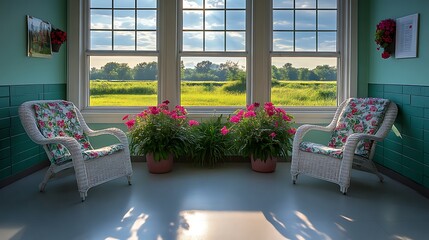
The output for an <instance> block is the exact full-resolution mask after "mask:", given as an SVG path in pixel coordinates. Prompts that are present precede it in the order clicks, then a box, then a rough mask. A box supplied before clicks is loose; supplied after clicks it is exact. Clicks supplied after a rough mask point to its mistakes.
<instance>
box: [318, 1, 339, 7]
mask: <svg viewBox="0 0 429 240" xmlns="http://www.w3.org/2000/svg"><path fill="white" fill-rule="evenodd" d="M317 5H318V7H319V8H337V0H319V1H318V2H317Z"/></svg>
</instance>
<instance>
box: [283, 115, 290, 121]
mask: <svg viewBox="0 0 429 240" xmlns="http://www.w3.org/2000/svg"><path fill="white" fill-rule="evenodd" d="M282 118H283V120H285V121H287V122H290V121H291V120H292V119H291V118H290V117H289V116H288V115H283V117H282Z"/></svg>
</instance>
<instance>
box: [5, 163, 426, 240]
mask: <svg viewBox="0 0 429 240" xmlns="http://www.w3.org/2000/svg"><path fill="white" fill-rule="evenodd" d="M133 168H134V176H133V185H132V186H128V185H127V183H126V179H125V178H121V179H117V180H114V181H111V182H109V183H105V184H103V185H100V186H98V187H95V188H93V189H90V190H89V192H88V198H87V200H86V201H85V202H83V203H81V202H80V198H79V194H78V192H77V188H76V183H75V180H74V178H73V175H71V174H70V173H69V174H63V176H62V177H61V178H59V179H56V180H54V181H51V182H49V183H48V186H47V189H46V192H45V193H39V192H38V191H37V185H38V183H39V181H40V180H41V179H42V176H43V174H44V171H39V172H37V173H35V174H33V175H31V176H28V177H26V178H24V179H22V180H20V181H18V182H16V183H13V184H12V185H9V186H7V187H5V188H3V189H0V203H1V204H0V239H14V240H16V239H43V240H45V239H79V240H80V239H108V240H113V239H140V240H141V239H144V240H146V239H157V240H161V239H163V240H169V239H204V240H205V239H216V240H218V239H222V240H224V239H245V240H249V239H258V240H259V239H264V240H265V239H269V240H271V239H297V240H301V239H377V240H378V239H398V240H408V239H429V199H426V198H424V197H422V196H421V195H419V194H417V193H416V192H414V191H413V190H411V189H409V188H407V187H406V186H403V185H401V184H400V183H397V182H396V181H394V180H392V179H389V178H386V180H385V182H384V183H380V182H378V180H377V178H376V177H375V176H374V175H371V174H368V173H363V172H358V171H354V172H353V178H352V183H351V187H350V188H349V192H348V194H347V195H346V196H344V195H342V194H341V193H340V191H339V187H338V186H337V185H335V184H332V183H328V182H325V181H321V180H317V179H313V178H310V177H306V176H300V178H299V179H298V183H297V185H293V184H292V183H291V180H290V174H289V169H290V163H279V164H278V166H277V171H276V172H275V173H272V174H261V173H256V172H253V171H251V170H250V167H249V164H247V163H229V164H225V165H223V166H221V167H218V168H216V169H197V168H194V167H192V166H190V165H187V164H176V165H175V168H174V171H173V172H171V173H168V174H162V175H153V174H149V173H148V172H147V169H146V164H145V163H141V162H140V163H133Z"/></svg>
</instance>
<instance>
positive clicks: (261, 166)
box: [250, 155, 277, 173]
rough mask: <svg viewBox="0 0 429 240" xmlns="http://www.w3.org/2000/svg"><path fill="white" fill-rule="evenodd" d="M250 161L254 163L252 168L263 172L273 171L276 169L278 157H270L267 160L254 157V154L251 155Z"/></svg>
mask: <svg viewBox="0 0 429 240" xmlns="http://www.w3.org/2000/svg"><path fill="white" fill-rule="evenodd" d="M250 162H251V163H252V170H253V171H255V172H261V173H271V172H274V171H275V170H276V165H277V158H275V157H272V158H268V159H267V160H266V161H262V160H261V159H254V158H253V155H251V156H250Z"/></svg>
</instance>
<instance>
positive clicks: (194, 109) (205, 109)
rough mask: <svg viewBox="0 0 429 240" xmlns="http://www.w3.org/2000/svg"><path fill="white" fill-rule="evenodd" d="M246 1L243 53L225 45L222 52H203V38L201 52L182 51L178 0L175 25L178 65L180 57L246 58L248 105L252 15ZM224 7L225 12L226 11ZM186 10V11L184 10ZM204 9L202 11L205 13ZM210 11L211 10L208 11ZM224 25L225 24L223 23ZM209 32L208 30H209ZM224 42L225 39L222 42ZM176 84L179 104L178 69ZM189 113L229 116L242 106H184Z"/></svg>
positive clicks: (181, 8) (247, 98)
mask: <svg viewBox="0 0 429 240" xmlns="http://www.w3.org/2000/svg"><path fill="white" fill-rule="evenodd" d="M245 1H246V30H245V42H246V47H245V50H244V51H227V50H226V45H225V46H224V51H205V50H204V45H205V44H204V40H205V39H204V38H203V50H202V51H183V41H182V40H183V32H184V31H183V14H182V12H183V6H182V3H183V0H178V10H177V12H178V24H177V26H178V27H177V38H178V41H177V44H178V64H180V59H181V58H182V57H207V58H210V57H244V58H246V103H245V104H249V102H251V98H250V96H251V94H250V83H249V79H250V71H249V69H250V57H251V55H250V49H251V48H250V46H251V13H252V1H251V0H245ZM204 2H205V0H203V6H204ZM226 9H227V8H226V6H225V10H226ZM185 10H188V9H185ZM205 10H206V9H204V10H203V11H205ZM209 10H211V9H209ZM204 20H205V18H204V17H203V25H204ZM225 25H226V23H225ZM201 31H206V30H205V29H202V30H201ZM209 31H210V30H209ZM221 31H222V32H228V31H227V30H221ZM224 42H226V39H225V40H224ZM177 76H178V82H179V88H178V89H177V93H178V96H179V98H180V99H179V103H180V101H181V95H180V93H181V87H180V86H181V84H180V83H181V81H182V79H181V76H180V68H179V69H178V75H177ZM185 107H186V108H187V109H188V110H189V111H188V112H189V113H190V114H194V116H198V117H202V118H204V117H206V116H207V115H209V114H213V113H216V114H231V113H232V112H233V111H235V110H236V109H237V108H239V107H244V106H216V107H210V106H185Z"/></svg>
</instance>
